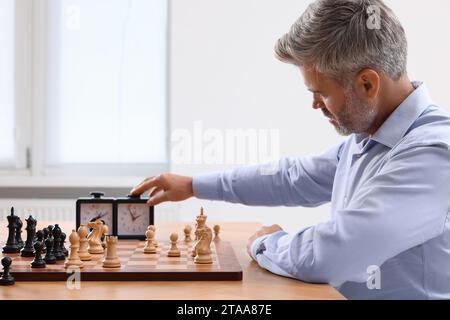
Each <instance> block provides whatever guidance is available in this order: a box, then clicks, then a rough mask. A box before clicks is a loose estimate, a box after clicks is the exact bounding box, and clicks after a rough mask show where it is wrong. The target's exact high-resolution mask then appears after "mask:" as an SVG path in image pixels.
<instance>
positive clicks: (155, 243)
mask: <svg viewBox="0 0 450 320" xmlns="http://www.w3.org/2000/svg"><path fill="white" fill-rule="evenodd" d="M147 230H152V231H153V245H154V246H155V247H158V242H157V241H156V239H155V234H156V228H155V226H154V225H153V224H151V225H149V226H148V227H147Z"/></svg>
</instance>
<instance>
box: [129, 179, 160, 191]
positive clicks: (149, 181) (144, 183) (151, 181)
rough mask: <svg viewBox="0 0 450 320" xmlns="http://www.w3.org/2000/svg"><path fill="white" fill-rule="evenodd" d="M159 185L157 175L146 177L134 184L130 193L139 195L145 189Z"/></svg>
mask: <svg viewBox="0 0 450 320" xmlns="http://www.w3.org/2000/svg"><path fill="white" fill-rule="evenodd" d="M159 186H160V181H159V179H158V177H150V178H147V179H145V180H144V181H142V182H141V183H140V184H138V185H137V186H135V187H134V188H133V189H132V190H131V192H130V193H131V194H132V195H141V194H143V193H144V192H145V191H147V190H150V189H151V188H154V187H159Z"/></svg>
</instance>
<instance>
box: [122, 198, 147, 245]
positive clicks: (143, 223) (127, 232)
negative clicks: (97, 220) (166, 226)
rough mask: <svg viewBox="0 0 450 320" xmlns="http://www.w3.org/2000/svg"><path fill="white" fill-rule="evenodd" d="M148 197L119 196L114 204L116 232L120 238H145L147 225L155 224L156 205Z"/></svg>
mask: <svg viewBox="0 0 450 320" xmlns="http://www.w3.org/2000/svg"><path fill="white" fill-rule="evenodd" d="M147 200H148V198H141V197H140V196H132V195H128V196H127V197H125V198H117V199H116V202H115V206H114V234H115V235H117V236H118V237H119V239H138V240H145V232H146V231H147V227H148V226H149V225H151V224H154V207H153V206H149V205H148V204H147Z"/></svg>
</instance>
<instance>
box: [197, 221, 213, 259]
mask: <svg viewBox="0 0 450 320" xmlns="http://www.w3.org/2000/svg"><path fill="white" fill-rule="evenodd" d="M198 231H199V232H198V241H197V243H196V244H195V247H194V251H195V253H196V255H195V258H194V262H195V263H197V264H211V263H212V256H211V240H212V231H211V228H209V227H207V226H204V227H203V228H202V229H200V230H198Z"/></svg>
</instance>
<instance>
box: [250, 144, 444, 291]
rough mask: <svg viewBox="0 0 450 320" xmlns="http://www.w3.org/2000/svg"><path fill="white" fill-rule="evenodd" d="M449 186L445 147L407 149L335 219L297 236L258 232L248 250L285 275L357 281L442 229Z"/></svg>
mask: <svg viewBox="0 0 450 320" xmlns="http://www.w3.org/2000/svg"><path fill="white" fill-rule="evenodd" d="M449 190H450V151H449V149H447V148H445V147H439V146H423V147H416V148H413V149H409V150H405V151H403V152H401V153H399V154H397V155H395V156H393V157H392V158H391V159H390V160H388V162H387V163H386V164H385V166H384V167H383V168H382V169H381V171H380V172H379V174H377V175H376V176H374V177H372V178H371V179H369V180H368V181H367V182H366V183H365V184H364V185H362V186H361V187H360V188H359V190H358V192H357V193H355V195H354V197H353V198H352V199H351V200H350V202H349V205H348V207H347V208H345V210H339V211H337V212H336V214H335V216H334V218H333V219H332V220H330V221H328V222H325V223H321V224H318V225H316V226H313V227H310V228H307V229H303V230H301V231H299V232H297V233H295V234H287V233H285V232H277V233H274V234H271V235H269V236H266V237H265V238H259V239H257V240H256V241H255V242H254V243H253V245H252V248H251V252H252V255H253V256H254V258H255V259H256V260H257V262H258V263H259V264H260V265H261V266H262V267H263V268H266V269H268V270H269V271H272V272H274V273H277V274H280V275H283V276H289V277H293V278H297V279H300V280H303V281H306V282H316V283H330V284H332V285H335V286H337V285H340V284H342V283H343V282H346V281H353V282H360V283H362V282H365V281H367V279H368V277H369V274H368V268H369V267H370V266H377V267H381V265H382V264H383V263H384V262H385V261H386V260H388V259H390V258H392V257H395V256H396V255H398V254H400V253H402V252H403V251H406V250H408V249H410V248H413V247H415V246H418V245H420V244H423V243H424V242H426V241H428V240H430V239H432V238H435V237H437V236H438V235H440V234H442V232H444V228H445V223H446V220H447V216H448V215H449V213H450V196H449ZM449 216H450V215H449Z"/></svg>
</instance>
